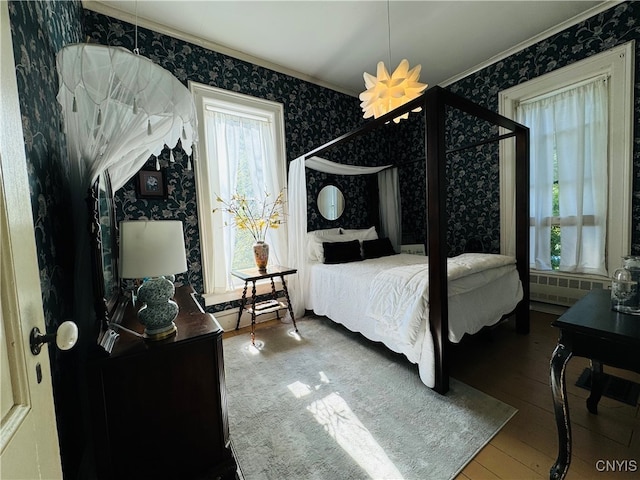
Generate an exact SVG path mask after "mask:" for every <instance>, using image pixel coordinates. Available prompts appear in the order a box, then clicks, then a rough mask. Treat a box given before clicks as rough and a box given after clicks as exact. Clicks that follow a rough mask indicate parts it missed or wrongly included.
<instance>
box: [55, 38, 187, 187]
mask: <svg viewBox="0 0 640 480" xmlns="http://www.w3.org/2000/svg"><path fill="white" fill-rule="evenodd" d="M56 60H57V68H58V75H59V79H60V90H59V92H58V102H59V103H60V104H61V105H62V108H63V112H64V120H65V122H64V123H65V133H66V135H67V143H68V149H69V155H70V157H71V162H72V165H74V166H75V167H77V168H78V169H79V173H80V178H79V179H80V181H81V182H82V183H84V186H85V188H88V187H89V186H90V185H91V184H92V183H93V181H94V180H95V179H96V178H97V177H98V175H99V174H100V173H101V172H102V171H104V170H109V173H110V176H111V182H112V185H113V189H114V190H117V189H118V188H120V187H121V186H122V185H124V184H125V183H126V182H127V180H129V179H130V178H131V177H132V176H133V175H135V173H136V172H137V171H138V170H139V169H140V167H142V166H143V165H144V163H145V162H146V161H147V160H148V159H149V157H150V156H151V155H159V154H160V152H161V151H162V149H163V148H164V147H165V145H167V146H169V147H171V148H172V147H175V145H176V144H177V142H178V140H179V139H180V140H181V141H182V148H183V149H184V150H185V151H186V153H187V154H188V155H190V154H191V146H192V144H193V142H194V141H195V139H196V135H197V133H196V132H197V128H196V122H197V120H196V113H195V106H194V103H193V97H192V96H191V93H190V92H189V90H188V89H187V88H186V87H185V86H184V85H183V84H182V83H180V81H179V80H178V79H177V78H176V77H174V76H173V75H172V74H171V73H169V72H168V71H167V70H165V69H164V68H162V67H160V66H158V65H156V64H154V63H153V62H152V61H151V60H149V59H148V58H145V57H143V56H141V55H138V54H134V53H132V52H130V51H129V50H127V49H125V48H121V47H108V46H105V45H97V44H71V45H67V46H66V47H64V48H62V50H60V52H58V56H57V59H56Z"/></svg>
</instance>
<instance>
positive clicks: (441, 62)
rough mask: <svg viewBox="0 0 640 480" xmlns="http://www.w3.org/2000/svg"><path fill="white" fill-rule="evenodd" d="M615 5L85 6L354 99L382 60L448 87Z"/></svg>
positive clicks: (189, 2) (365, 0) (304, 0)
mask: <svg viewBox="0 0 640 480" xmlns="http://www.w3.org/2000/svg"><path fill="white" fill-rule="evenodd" d="M605 3H606V4H607V5H609V6H611V5H613V4H615V3H618V2H617V1H609V2H603V1H601V0H600V1H575V0H574V1H563V0H547V1H479V0H476V1H457V0H449V1H425V0H414V1H400V0H391V1H390V2H389V3H387V2H386V1H384V0H382V1H372V0H358V1H310V0H290V1H274V0H262V1H240V0H236V1H206V2H205V1H194V0H182V1H175V0H173V1H172V0H137V1H123V0H117V1H114V0H85V1H83V5H84V6H85V8H89V9H91V10H96V11H98V12H100V13H104V14H107V15H110V16H113V17H117V18H120V19H123V20H126V21H130V22H131V23H135V22H136V18H137V23H138V25H139V26H142V27H148V28H151V29H153V30H156V31H159V32H162V33H168V34H172V35H174V36H176V37H179V38H183V39H185V40H188V41H191V42H193V43H197V44H201V45H203V46H206V47H207V48H211V49H212V50H217V51H221V52H222V53H226V54H229V55H232V56H236V57H238V58H241V59H244V60H248V61H250V62H252V63H256V64H258V65H262V66H267V67H269V68H272V69H274V70H277V71H281V72H284V73H288V74H291V75H294V76H297V77H300V78H304V79H307V80H310V81H313V82H315V83H319V84H321V85H324V86H328V87H331V88H334V89H336V90H339V91H342V92H345V93H350V94H353V95H357V94H358V93H359V92H360V91H362V90H364V82H363V79H362V74H363V72H365V71H366V72H369V73H371V74H373V75H375V73H376V65H377V63H378V61H380V60H383V61H384V62H385V65H387V68H389V69H393V68H395V67H396V66H397V64H398V63H399V62H400V60H401V59H403V58H407V59H408V60H409V63H410V66H411V67H413V66H414V65H416V64H421V65H422V73H421V76H420V81H421V82H423V83H428V84H429V85H438V84H440V85H443V84H446V83H447V81H450V80H452V79H454V78H455V77H456V76H459V75H460V74H463V73H464V72H467V71H470V70H473V69H475V68H477V67H478V66H479V65H482V64H483V63H486V62H487V61H488V60H490V59H495V57H497V56H500V55H501V54H502V53H504V52H506V51H509V50H513V48H514V47H515V46H517V45H519V44H521V43H523V42H527V41H528V40H530V39H532V38H535V37H538V38H539V36H542V37H544V36H547V35H548V34H549V33H550V32H555V31H557V30H558V28H557V27H559V26H560V25H562V24H563V23H564V22H567V21H569V22H570V23H575V22H576V21H577V20H579V19H583V18H585V17H586V16H590V15H592V14H594V13H596V12H599V11H602V10H603V8H605V7H606V6H605V5H603V4H605ZM387 13H389V15H387ZM136 14H137V17H136ZM388 25H389V26H390V32H391V35H389V28H388ZM389 44H390V49H391V63H390V62H389ZM142 53H143V54H144V53H145V52H142Z"/></svg>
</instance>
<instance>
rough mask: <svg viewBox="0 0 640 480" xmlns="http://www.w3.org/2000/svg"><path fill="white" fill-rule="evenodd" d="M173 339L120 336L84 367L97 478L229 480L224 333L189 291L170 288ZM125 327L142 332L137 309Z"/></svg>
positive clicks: (127, 307) (128, 312)
mask: <svg viewBox="0 0 640 480" xmlns="http://www.w3.org/2000/svg"><path fill="white" fill-rule="evenodd" d="M174 300H175V301H176V303H178V305H179V307H180V313H179V314H178V318H177V319H176V320H175V323H176V326H177V327H178V332H177V334H176V335H175V336H174V337H171V338H168V339H165V340H161V341H156V342H150V341H145V340H144V339H142V338H140V337H138V336H136V335H134V334H131V333H127V332H126V331H123V330H119V333H120V336H119V338H118V339H117V341H116V342H115V344H114V346H113V349H112V351H111V354H110V355H108V356H107V355H106V354H105V357H104V358H99V359H95V360H94V361H92V362H91V365H90V368H89V390H90V391H89V396H90V399H91V400H90V401H91V403H92V405H91V412H92V417H93V419H92V420H93V430H94V432H93V433H94V443H95V463H96V470H97V475H98V478H100V479H118V480H120V479H128V478H131V479H134V478H135V479H144V478H153V479H161V478H162V479H217V478H221V479H227V478H229V479H232V478H235V476H236V469H237V466H236V462H235V459H234V457H233V454H232V452H231V447H230V444H229V424H228V418H227V399H226V391H225V376H224V363H223V362H224V359H223V354H222V329H221V328H220V326H219V325H218V323H217V322H216V320H215V318H214V317H213V316H212V315H210V314H207V313H204V312H203V311H202V309H201V308H200V305H199V304H198V302H197V301H196V300H195V298H194V297H193V289H192V288H191V287H179V288H177V289H176V295H175V298H174ZM122 312H123V314H122V321H121V322H120V323H121V325H122V326H123V327H126V328H128V329H131V330H134V331H136V332H138V333H142V331H143V329H144V327H143V325H141V324H140V323H139V322H138V320H137V317H136V308H135V307H133V306H132V305H131V302H127V303H125V304H123V306H122Z"/></svg>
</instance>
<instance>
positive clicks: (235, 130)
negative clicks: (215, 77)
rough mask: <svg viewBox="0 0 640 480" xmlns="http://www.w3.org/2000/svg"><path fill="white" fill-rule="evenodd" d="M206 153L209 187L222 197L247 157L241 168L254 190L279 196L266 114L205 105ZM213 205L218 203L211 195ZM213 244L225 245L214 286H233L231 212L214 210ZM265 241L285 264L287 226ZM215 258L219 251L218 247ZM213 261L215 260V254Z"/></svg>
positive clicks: (234, 182) (214, 271) (226, 196)
mask: <svg viewBox="0 0 640 480" xmlns="http://www.w3.org/2000/svg"><path fill="white" fill-rule="evenodd" d="M205 131H206V142H207V155H208V156H209V159H210V163H211V165H212V167H211V168H209V169H208V171H209V183H210V186H211V188H210V192H211V193H212V194H213V195H216V194H217V195H219V196H220V197H221V198H223V199H230V198H231V196H232V195H233V194H235V193H237V185H238V183H237V178H238V169H239V168H240V165H241V163H240V162H241V159H244V160H245V161H246V162H247V165H246V169H243V173H246V174H248V176H249V178H250V184H251V187H250V188H251V190H252V191H253V192H254V195H255V197H256V198H258V199H260V200H261V199H262V196H264V194H265V192H268V193H269V194H270V195H272V198H275V197H276V196H277V195H278V193H279V192H280V190H282V188H283V185H282V183H283V182H282V179H281V178H280V175H279V174H278V169H277V168H274V167H273V165H274V161H273V159H274V157H275V155H276V153H275V144H274V139H273V138H272V134H271V128H270V125H269V123H268V122H267V121H266V120H259V119H255V118H248V117H243V116H241V115H235V114H229V113H224V112H220V111H209V110H207V111H206V120H205ZM211 204H212V205H214V208H215V207H217V206H218V205H219V204H218V202H217V201H216V198H215V197H214V198H212V199H211ZM214 216H215V218H214V225H216V226H215V227H214V229H213V236H214V242H213V243H214V245H215V246H216V248H222V249H223V251H224V268H213V269H212V275H213V285H214V292H218V293H219V292H224V291H230V290H233V289H234V285H233V277H232V275H231V270H232V267H231V266H232V262H233V252H234V248H235V238H236V230H235V229H234V228H226V227H224V225H225V224H226V225H233V219H232V217H231V215H230V214H228V213H226V212H222V211H217V212H216V213H215V214H214ZM265 242H266V243H268V244H269V247H270V255H269V256H270V258H271V259H272V262H273V263H274V264H282V263H284V262H283V259H284V258H285V254H286V243H287V237H286V229H285V228H279V229H268V230H267V233H266V238H265ZM214 256H215V257H216V259H219V258H220V256H219V255H218V254H217V253H215V252H214ZM214 261H215V260H214Z"/></svg>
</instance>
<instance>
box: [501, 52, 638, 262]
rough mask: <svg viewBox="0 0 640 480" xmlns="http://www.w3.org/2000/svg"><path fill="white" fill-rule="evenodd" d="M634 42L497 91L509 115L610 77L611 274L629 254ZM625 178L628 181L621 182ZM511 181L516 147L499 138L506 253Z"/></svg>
mask: <svg viewBox="0 0 640 480" xmlns="http://www.w3.org/2000/svg"><path fill="white" fill-rule="evenodd" d="M634 44H635V42H634V41H633V40H632V41H630V42H627V43H625V44H623V45H619V46H617V47H615V48H612V49H611V50H607V51H606V52H602V53H599V54H596V55H592V56H591V57H588V58H586V59H584V60H581V61H578V62H575V63H573V64H571V65H568V66H566V67H563V68H560V69H558V70H555V71H553V72H550V73H547V74H545V75H541V76H539V77H536V78H533V79H531V80H529V81H527V82H523V83H521V84H519V85H516V86H514V87H511V88H509V89H506V90H503V91H501V92H499V94H498V112H499V113H500V114H501V115H504V116H506V117H508V118H515V112H516V108H517V106H518V104H519V103H520V102H523V101H526V100H528V99H530V98H533V97H538V96H540V95H544V94H546V93H549V92H551V91H554V90H560V89H562V88H566V87H567V86H569V85H572V84H575V83H577V82H580V81H583V80H586V79H588V78H592V77H594V76H597V75H602V74H606V75H608V76H609V91H610V97H609V100H610V103H609V120H610V122H609V155H608V157H609V158H608V169H609V171H608V173H609V189H608V190H609V193H608V209H607V248H606V257H607V258H606V264H607V270H608V271H609V272H613V270H615V269H616V268H618V267H619V266H620V259H621V257H622V256H624V255H628V254H629V252H630V249H631V232H632V226H631V192H632V181H633V174H632V173H633V87H634V57H635V55H634V52H635V48H634ZM618 122H619V123H618ZM620 126H621V127H620ZM623 179H624V180H626V181H621V182H620V181H619V180H623ZM614 182H615V183H614ZM514 185H515V146H514V144H513V141H509V140H503V141H501V142H500V251H501V252H502V253H503V254H506V255H514V253H515V210H514V207H513V204H514V202H513V199H514V198H515V187H514ZM510 199H511V200H510ZM547 273H550V274H552V273H553V272H547Z"/></svg>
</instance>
